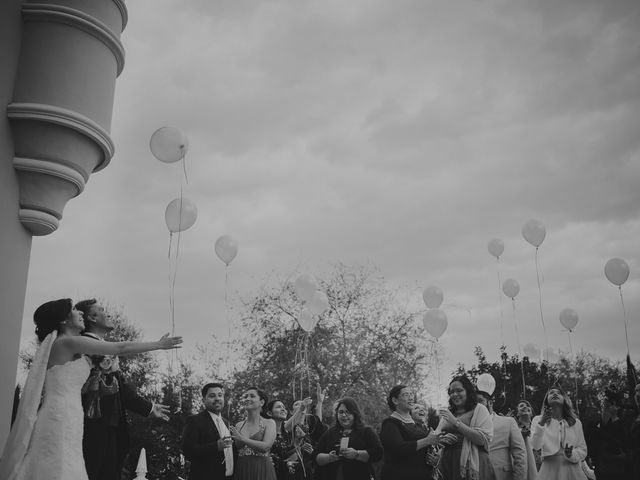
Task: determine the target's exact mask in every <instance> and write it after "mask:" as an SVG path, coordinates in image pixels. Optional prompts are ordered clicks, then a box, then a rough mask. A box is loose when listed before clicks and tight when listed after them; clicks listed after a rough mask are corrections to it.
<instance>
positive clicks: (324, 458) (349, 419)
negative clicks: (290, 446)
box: [314, 397, 382, 480]
mask: <svg viewBox="0 0 640 480" xmlns="http://www.w3.org/2000/svg"><path fill="white" fill-rule="evenodd" d="M314 455H315V460H316V463H317V465H318V468H317V469H316V478H317V480H343V479H344V480H369V478H370V476H371V463H373V462H376V461H378V460H379V459H380V458H382V445H380V439H379V438H378V436H377V435H376V433H375V432H374V431H373V429H372V428H371V427H368V426H366V425H365V424H364V421H363V419H362V413H360V408H359V407H358V404H357V403H356V401H355V400H354V399H353V398H350V397H345V398H342V399H341V400H339V401H338V402H337V407H336V409H335V425H334V426H333V427H331V428H330V429H329V430H328V431H326V432H325V433H324V434H322V436H321V437H320V440H319V441H318V445H317V447H316V450H315V452H314Z"/></svg>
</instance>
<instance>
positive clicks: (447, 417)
mask: <svg viewBox="0 0 640 480" xmlns="http://www.w3.org/2000/svg"><path fill="white" fill-rule="evenodd" d="M438 414H439V415H440V417H441V418H444V419H445V420H446V421H447V422H449V423H450V424H451V425H455V424H456V422H457V421H458V419H457V418H456V417H455V415H454V414H453V413H451V412H450V411H449V409H447V408H443V409H441V410H440V411H439V412H438Z"/></svg>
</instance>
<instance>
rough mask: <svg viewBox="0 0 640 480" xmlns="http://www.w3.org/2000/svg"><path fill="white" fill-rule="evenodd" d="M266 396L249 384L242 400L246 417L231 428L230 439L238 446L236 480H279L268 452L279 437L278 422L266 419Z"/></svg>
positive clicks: (234, 476)
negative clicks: (277, 436) (277, 434)
mask: <svg viewBox="0 0 640 480" xmlns="http://www.w3.org/2000/svg"><path fill="white" fill-rule="evenodd" d="M268 403H269V399H268V398H267V395H266V394H265V393H264V392H263V391H262V390H260V389H259V388H258V387H249V388H247V389H246V390H245V392H244V394H243V395H242V397H241V399H240V404H241V406H242V407H243V408H244V410H245V412H246V415H247V416H246V418H245V419H244V420H243V421H242V422H238V424H237V425H236V426H235V427H231V429H230V430H231V438H232V439H233V441H234V442H235V443H236V446H237V448H238V461H237V463H236V465H235V469H234V473H233V478H234V479H235V480H276V471H275V469H274V467H273V462H272V461H271V456H270V455H269V452H270V450H271V447H272V446H273V442H274V441H275V439H276V422H275V421H274V420H273V419H271V418H267V404H268Z"/></svg>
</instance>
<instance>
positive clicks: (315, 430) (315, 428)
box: [285, 384, 328, 478]
mask: <svg viewBox="0 0 640 480" xmlns="http://www.w3.org/2000/svg"><path fill="white" fill-rule="evenodd" d="M323 402H324V393H323V392H322V389H321V388H320V384H317V385H316V406H315V411H314V413H308V412H309V410H310V407H311V404H312V400H311V398H305V399H304V400H296V401H295V402H294V403H293V413H292V415H291V418H290V419H289V420H287V422H286V423H285V428H286V429H287V430H288V431H290V432H291V434H292V439H293V445H294V446H295V447H296V449H297V452H298V455H299V456H301V457H302V462H301V464H299V465H297V466H296V471H297V478H301V477H300V474H301V473H302V474H303V475H304V476H306V477H307V478H313V472H314V470H315V467H316V462H315V460H314V456H313V449H314V447H315V446H316V445H317V443H318V440H320V437H321V436H322V434H323V433H325V432H326V431H327V429H328V427H327V426H326V425H325V424H324V423H323V421H322V408H323Z"/></svg>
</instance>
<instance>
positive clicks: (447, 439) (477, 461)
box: [438, 375, 495, 480]
mask: <svg viewBox="0 0 640 480" xmlns="http://www.w3.org/2000/svg"><path fill="white" fill-rule="evenodd" d="M448 391H449V409H443V410H440V419H441V420H440V425H439V426H438V429H442V432H444V433H445V435H444V437H443V438H442V439H441V442H442V444H443V445H444V451H443V453H442V458H441V460H440V463H439V465H438V470H439V471H440V473H441V474H442V478H443V479H444V480H460V479H466V480H494V479H495V472H494V470H493V466H492V465H491V460H490V459H489V442H491V439H492V438H493V421H492V420H491V415H490V414H489V411H488V410H487V408H486V407H485V406H484V405H481V404H479V403H478V399H477V396H476V392H475V389H474V388H473V385H472V384H471V382H470V381H469V379H468V378H467V377H466V376H464V375H460V376H456V377H453V379H452V380H451V383H450V384H449V389H448Z"/></svg>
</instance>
